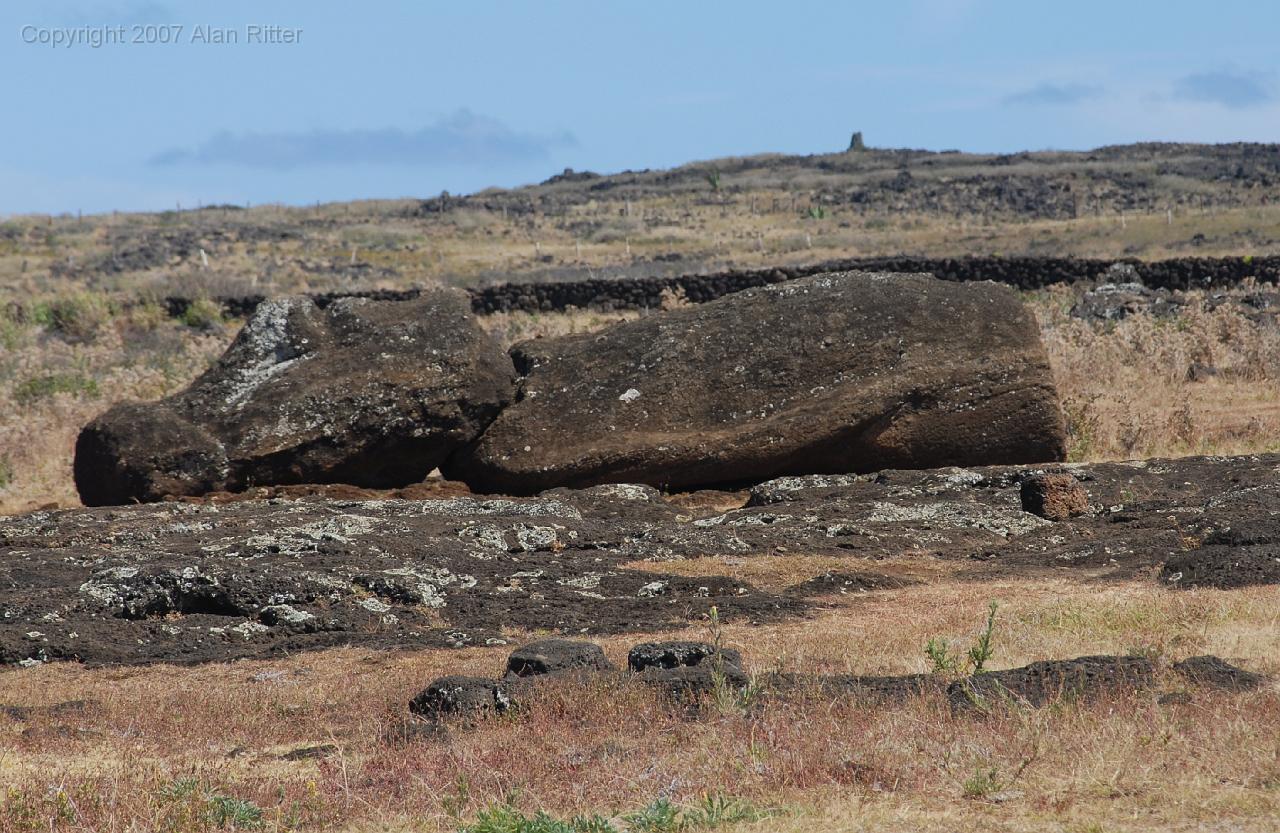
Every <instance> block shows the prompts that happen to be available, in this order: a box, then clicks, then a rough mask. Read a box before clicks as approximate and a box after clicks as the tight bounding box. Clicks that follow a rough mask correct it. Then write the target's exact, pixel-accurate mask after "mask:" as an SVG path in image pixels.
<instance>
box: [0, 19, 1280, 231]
mask: <svg viewBox="0 0 1280 833" xmlns="http://www.w3.org/2000/svg"><path fill="white" fill-rule="evenodd" d="M148 24H153V25H171V26H178V25H180V26H181V27H182V29H181V30H180V31H178V32H176V37H171V39H173V40H175V41H176V42H173V43H134V42H132V41H133V39H134V37H135V36H141V37H143V38H144V39H146V38H148V37H149V36H150V35H151V34H154V35H156V36H157V38H158V37H159V36H160V35H161V32H160V31H159V30H151V31H150V32H149V31H148V30H146V29H145V28H140V29H135V27H145V26H146V25H148ZM252 26H259V27H266V26H278V27H283V28H284V29H287V30H292V31H294V32H295V33H296V34H295V36H294V37H295V39H296V42H294V43H284V42H280V41H282V40H283V38H284V36H283V33H282V32H277V33H275V34H274V35H273V36H272V37H271V39H274V40H275V41H276V42H249V41H250V39H251V33H250V28H249V27H252ZM108 27H110V28H111V29H113V30H114V31H117V32H118V31H119V30H118V29H115V27H124V29H125V32H124V34H125V41H126V42H124V43H103V44H101V45H99V46H97V47H94V46H93V45H92V44H91V43H88V42H86V41H90V40H91V39H93V38H94V37H107V35H106V31H107V28H108ZM198 27H203V28H198ZM215 30H216V32H223V31H229V32H232V33H234V34H235V37H236V38H237V39H238V43H234V44H227V43H212V42H199V39H200V38H201V35H202V34H204V35H206V36H211V34H212V33H214V32H215ZM259 31H260V32H264V33H265V32H267V31H269V30H265V29H260V30H259ZM94 32H98V33H99V34H98V35H94V34H93V33H94ZM167 32H168V33H169V34H170V35H171V36H172V35H174V33H175V30H174V29H172V28H170V29H168V30H167ZM69 38H70V39H75V40H74V41H73V42H72V43H71V45H66V43H65V40H66V39H69ZM207 39H208V38H206V40H207ZM268 39H269V38H268V37H267V36H266V35H260V36H259V37H258V38H257V39H256V40H258V41H265V40H268ZM1278 39H1280V4H1273V3H1264V2H1261V1H1260V0H1253V2H1240V1H1239V0H1219V2H1216V3H1204V2H1182V1H1181V0H1165V2H1162V3H1159V4H1153V3H1148V2H1126V0H1110V2H1093V0H1075V1H1074V2H1071V3H1054V4H1052V5H1050V4H1037V3H1029V2H1026V0H1022V2H1003V1H1000V0H989V1H988V0H897V2H884V0H877V2H865V3H863V2H843V3H836V2H832V3H806V2H789V3H785V4H783V3H778V4H768V3H761V2H753V1H752V0H736V2H725V3H719V2H706V3H690V2H687V1H686V2H665V0H649V2H645V3H626V4H623V3H613V4H608V3H602V2H556V0H546V2H528V3H505V2H492V3H482V2H471V3H461V2H457V3H443V2H376V0H369V1H367V2H363V3H352V2H284V1H283V0H281V1H280V2H273V3H266V2H261V0H257V2H252V1H248V2H241V0H223V2H218V3H209V2H205V3H202V2H185V3H184V2H175V0H167V1H166V0H156V1H155V2H131V1H130V0H101V2H98V1H97V0H82V1H81V0H76V1H75V2H56V1H55V0H44V2H29V1H28V0H8V2H6V3H4V4H3V6H0V44H2V46H0V77H3V78H4V79H5V85H4V87H5V95H4V98H5V114H6V118H5V120H4V129H3V130H0V214H10V213H20V212H72V213H74V212H75V211H77V210H82V211H85V212H96V211H109V210H112V209H120V210H154V209H164V208H171V207H173V206H175V205H177V204H181V205H183V206H184V207H187V206H193V205H196V204H198V203H221V202H233V203H239V204H243V203H246V202H251V203H255V204H256V203H262V202H286V203H310V202H314V201H330V200H346V199H359V198H375V197H400V196H428V195H433V194H438V193H439V192H440V191H441V190H449V191H451V192H455V193H460V192H470V191H475V190H478V189H480V188H484V187H486V186H490V185H501V186H510V185H519V184H522V183H527V182H536V181H539V180H542V179H545V178H546V177H547V176H549V175H550V174H553V173H557V172H559V171H560V170H561V169H563V168H565V167H573V168H575V169H578V170H586V169H590V170H596V171H603V172H607V171H616V170H622V169H626V168H646V167H665V166H670V165H674V164H679V163H682V162H686V161H691V160H695V159H706V158H711V157H716V156H725V155H734V154H750V153H757V152H763V151H779V152H786V153H815V152H824V151H830V150H840V149H843V147H844V146H845V145H846V144H847V142H848V137H849V133H850V132H851V131H852V130H854V129H861V130H863V131H864V132H865V134H866V139H867V141H868V143H869V144H872V145H876V146H881V147H888V146H893V147H900V146H909V147H921V148H934V149H944V148H960V149H964V150H975V151H1016V150H1023V149H1044V148H1069V149H1079V148H1089V147H1095V146H1098V145H1102V144H1109V143H1119V142H1132V141H1141V140H1169V141H1202V142H1222V141H1268V142H1269V141H1277V140H1280V75H1278V72H1280V49H1277V46H1276V44H1277V42H1278ZM55 40H60V42H59V43H57V44H56V45H55V43H54V41H55Z"/></svg>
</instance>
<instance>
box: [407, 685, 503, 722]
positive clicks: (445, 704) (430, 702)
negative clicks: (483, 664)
mask: <svg viewBox="0 0 1280 833" xmlns="http://www.w3.org/2000/svg"><path fill="white" fill-rule="evenodd" d="M510 707H511V701H510V699H509V698H508V697H507V694H506V690H505V689H504V687H503V685H502V684H501V683H500V682H498V681H496V680H486V679H484V678H481V677H466V676H450V677H441V678H440V679H438V680H436V681H435V682H433V683H431V685H429V686H427V687H426V688H425V689H423V690H422V692H420V693H419V694H418V696H416V697H414V698H413V699H412V700H410V701H409V711H410V712H412V713H413V714H416V715H418V716H419V717H424V718H427V719H428V720H442V719H444V718H454V717H458V718H476V717H483V716H484V715H486V714H501V713H502V712H505V711H507V709H509V708H510Z"/></svg>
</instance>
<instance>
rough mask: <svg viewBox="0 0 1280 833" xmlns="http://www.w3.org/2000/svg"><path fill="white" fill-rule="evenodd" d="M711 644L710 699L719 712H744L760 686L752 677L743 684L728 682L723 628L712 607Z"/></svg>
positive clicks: (747, 709) (757, 695)
mask: <svg viewBox="0 0 1280 833" xmlns="http://www.w3.org/2000/svg"><path fill="white" fill-rule="evenodd" d="M708 628H709V629H710V631H711V644H712V645H713V646H715V660H714V662H713V664H712V667H711V700H712V703H714V705H715V707H716V711H717V712H719V713H720V714H745V713H746V712H748V711H750V710H751V708H752V706H754V705H755V703H756V701H757V700H759V699H760V694H761V691H762V687H761V686H760V685H759V684H758V683H756V681H755V679H754V677H753V678H752V679H751V680H750V681H748V683H747V684H746V685H745V686H741V687H739V686H735V685H733V684H732V683H731V682H729V675H728V674H726V673H725V667H724V652H723V648H724V629H723V628H722V627H721V625H720V609H719V608H717V607H714V606H713V607H712V608H711V611H710V613H709V614H708Z"/></svg>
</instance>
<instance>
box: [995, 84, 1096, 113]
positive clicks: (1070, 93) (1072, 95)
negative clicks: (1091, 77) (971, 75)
mask: <svg viewBox="0 0 1280 833" xmlns="http://www.w3.org/2000/svg"><path fill="white" fill-rule="evenodd" d="M1101 93H1102V88H1101V87H1095V86H1092V85H1090V84H1051V83H1048V82H1044V83H1041V84H1037V85H1035V86H1034V87H1030V88H1028V89H1025V90H1022V91H1020V92H1016V93H1013V94H1011V95H1007V96H1005V98H1004V103H1005V104H1009V105H1013V106H1015V107H1023V106H1037V107H1042V106H1050V107H1066V106H1069V105H1072V104H1079V103H1080V102H1081V101H1086V100H1088V99H1090V98H1096V97H1097V96H1098V95H1100V94H1101Z"/></svg>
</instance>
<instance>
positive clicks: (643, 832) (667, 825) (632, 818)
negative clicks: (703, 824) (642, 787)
mask: <svg viewBox="0 0 1280 833" xmlns="http://www.w3.org/2000/svg"><path fill="white" fill-rule="evenodd" d="M624 819H625V820H626V822H627V829H628V830H630V831H632V833H677V831H680V830H684V829H685V823H684V819H682V818H681V817H680V810H679V808H677V807H676V806H675V805H674V804H672V803H671V801H670V800H668V799H666V798H659V799H655V800H654V801H653V803H651V804H649V806H647V807H645V808H644V809H642V810H638V811H637V812H634V813H630V814H628V815H627V816H624Z"/></svg>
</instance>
